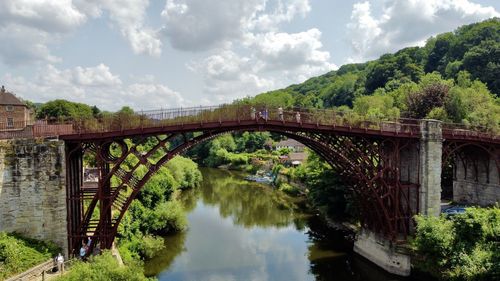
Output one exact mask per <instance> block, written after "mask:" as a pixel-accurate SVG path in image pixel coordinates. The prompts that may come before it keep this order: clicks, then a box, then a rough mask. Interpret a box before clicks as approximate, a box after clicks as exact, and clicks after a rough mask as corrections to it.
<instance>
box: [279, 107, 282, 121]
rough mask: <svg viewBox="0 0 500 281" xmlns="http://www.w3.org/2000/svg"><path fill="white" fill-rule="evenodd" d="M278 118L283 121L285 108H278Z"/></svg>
mask: <svg viewBox="0 0 500 281" xmlns="http://www.w3.org/2000/svg"><path fill="white" fill-rule="evenodd" d="M278 116H279V117H280V120H281V121H283V108H282V107H281V106H280V107H278Z"/></svg>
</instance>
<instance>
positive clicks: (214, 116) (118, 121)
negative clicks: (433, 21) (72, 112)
mask: <svg viewBox="0 0 500 281" xmlns="http://www.w3.org/2000/svg"><path fill="white" fill-rule="evenodd" d="M281 112H282V114H281ZM235 121H238V122H241V121H255V122H269V121H279V122H283V123H285V124H290V123H300V124H314V125H318V126H319V125H323V126H325V125H326V126H342V127H349V128H361V129H366V130H380V131H383V132H393V133H408V134H418V132H419V130H420V129H419V128H420V127H419V124H418V120H412V119H381V118H373V119H362V118H361V117H359V116H358V115H356V114H352V113H349V112H347V113H345V112H341V111H337V110H334V109H312V108H306V109H304V108H301V109H293V108H283V109H282V110H281V111H280V110H279V109H278V108H277V107H265V106H250V105H233V104H231V105H219V106H204V107H189V108H176V109H160V110H151V111H141V112H136V113H134V114H126V113H117V114H114V115H111V116H105V117H102V118H100V119H88V120H77V121H74V125H73V133H74V134H85V133H99V132H112V131H123V130H128V129H137V128H153V127H162V126H170V125H186V124H201V125H203V124H207V123H217V122H219V123H222V122H235Z"/></svg>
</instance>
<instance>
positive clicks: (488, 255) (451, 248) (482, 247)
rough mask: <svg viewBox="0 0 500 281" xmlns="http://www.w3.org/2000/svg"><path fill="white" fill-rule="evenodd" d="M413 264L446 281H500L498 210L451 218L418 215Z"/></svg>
mask: <svg viewBox="0 0 500 281" xmlns="http://www.w3.org/2000/svg"><path fill="white" fill-rule="evenodd" d="M416 221H417V230H416V233H415V239H414V240H413V242H412V245H413V248H414V250H415V252H416V254H417V259H416V262H415V265H416V266H417V268H418V269H420V270H422V271H425V272H430V273H432V274H433V275H434V276H435V277H438V278H440V279H445V280H457V281H458V280H466V281H487V280H500V207H499V206H498V205H497V206H495V207H492V208H467V209H466V212H465V213H464V214H458V215H454V216H452V217H449V218H447V217H444V216H441V217H424V216H417V217H416Z"/></svg>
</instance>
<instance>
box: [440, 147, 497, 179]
mask: <svg viewBox="0 0 500 281" xmlns="http://www.w3.org/2000/svg"><path fill="white" fill-rule="evenodd" d="M442 165H443V169H444V168H446V166H448V165H451V166H452V168H453V179H454V180H456V179H457V175H456V170H457V167H456V165H462V169H463V171H464V177H465V178H464V179H467V176H468V174H470V175H472V177H473V179H472V180H474V181H476V182H477V181H478V180H479V179H478V177H479V174H480V171H483V172H484V174H485V180H486V183H490V180H491V178H492V175H490V172H491V171H492V170H493V169H492V168H493V167H496V171H497V173H496V174H497V175H500V145H499V144H498V143H491V142H488V141H467V140H460V139H459V140H454V139H451V140H445V141H444V143H443V161H442ZM492 165H494V166H493V167H490V166H492ZM469 169H472V171H470V172H468V170H469ZM491 183H493V182H491ZM497 184H500V176H499V177H497Z"/></svg>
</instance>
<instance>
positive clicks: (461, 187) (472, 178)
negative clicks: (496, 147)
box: [453, 154, 500, 206]
mask: <svg viewBox="0 0 500 281" xmlns="http://www.w3.org/2000/svg"><path fill="white" fill-rule="evenodd" d="M475 156H476V157H475V159H468V158H469V157H467V155H465V157H464V158H462V159H463V160H461V159H460V158H459V157H457V158H456V163H455V170H454V180H453V201H455V202H460V203H467V204H478V205H481V206H489V205H493V204H495V203H497V202H500V184H499V178H498V177H499V175H498V170H497V166H496V163H495V161H494V160H493V159H491V158H490V157H488V156H487V157H484V155H483V157H477V154H476V155H475Z"/></svg>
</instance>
